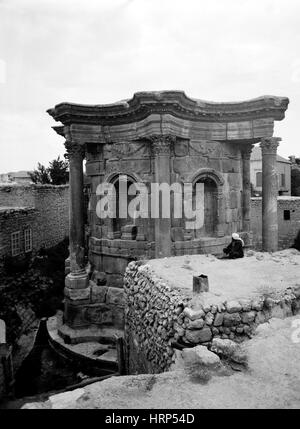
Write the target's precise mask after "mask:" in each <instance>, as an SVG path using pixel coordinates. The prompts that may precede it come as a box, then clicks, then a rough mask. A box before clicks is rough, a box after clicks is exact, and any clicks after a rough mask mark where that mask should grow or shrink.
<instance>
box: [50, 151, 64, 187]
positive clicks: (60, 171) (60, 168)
mask: <svg viewBox="0 0 300 429" xmlns="http://www.w3.org/2000/svg"><path fill="white" fill-rule="evenodd" d="M68 169H69V164H68V162H67V161H64V160H62V159H60V157H58V158H57V159H54V160H53V161H52V162H50V163H49V168H48V171H49V176H50V179H51V183H52V185H64V184H65V183H68V181H69V171H68Z"/></svg>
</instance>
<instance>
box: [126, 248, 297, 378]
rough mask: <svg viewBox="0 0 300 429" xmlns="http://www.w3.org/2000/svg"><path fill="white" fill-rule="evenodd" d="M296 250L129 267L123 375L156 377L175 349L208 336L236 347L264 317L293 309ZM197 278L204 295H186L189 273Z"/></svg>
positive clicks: (281, 315) (204, 342)
mask: <svg viewBox="0 0 300 429" xmlns="http://www.w3.org/2000/svg"><path fill="white" fill-rule="evenodd" d="M299 265H300V253H299V252H298V251H297V250H295V249H288V250H284V251H280V252H275V253H260V252H254V251H250V250H249V251H247V252H246V256H245V258H243V259H238V260H225V259H223V260H218V259H217V258H216V257H214V256H212V255H207V256H204V255H188V256H180V257H173V258H164V259H155V260H150V261H148V262H147V263H146V264H140V263H134V262H131V263H130V264H129V265H128V268H127V270H126V273H125V282H124V283H125V300H126V304H127V309H126V316H125V322H126V325H125V332H126V338H125V341H126V342H127V345H129V350H130V356H129V371H130V373H132V372H135V371H138V372H161V371H165V370H168V369H169V368H170V366H171V365H172V363H173V362H174V360H175V356H174V355H175V349H176V348H178V347H181V348H184V347H193V346H195V345H198V344H202V345H206V346H210V344H211V341H212V339H213V338H222V339H227V338H228V339H231V340H235V341H237V342H241V341H243V340H245V339H247V338H251V336H252V334H253V333H254V331H255V329H256V327H257V326H258V325H259V324H261V323H265V322H266V321H268V320H270V319H271V318H272V317H277V318H285V317H289V316H292V315H294V314H298V313H299V311H300V279H299V268H300V267H299ZM200 274H205V275H207V276H208V279H209V292H203V293H200V294H195V293H193V290H192V285H193V276H198V275H200Z"/></svg>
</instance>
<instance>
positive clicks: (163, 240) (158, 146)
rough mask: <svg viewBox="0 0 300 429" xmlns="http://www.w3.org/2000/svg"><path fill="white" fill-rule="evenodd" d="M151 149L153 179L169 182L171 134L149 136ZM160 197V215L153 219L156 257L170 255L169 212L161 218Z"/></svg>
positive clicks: (172, 139)
mask: <svg viewBox="0 0 300 429" xmlns="http://www.w3.org/2000/svg"><path fill="white" fill-rule="evenodd" d="M150 140H151V142H152V151H153V154H154V179H155V183H157V184H159V185H161V184H162V183H168V184H170V147H171V144H172V143H173V142H174V140H175V138H174V137H172V136H163V135H156V136H151V137H150ZM161 203H162V198H160V204H159V205H160V216H159V218H158V219H154V220H153V221H154V222H155V243H156V247H155V248H156V251H155V256H156V258H163V257H165V256H170V255H171V213H170V216H169V218H165V219H164V218H162V216H161V205H162V204H161Z"/></svg>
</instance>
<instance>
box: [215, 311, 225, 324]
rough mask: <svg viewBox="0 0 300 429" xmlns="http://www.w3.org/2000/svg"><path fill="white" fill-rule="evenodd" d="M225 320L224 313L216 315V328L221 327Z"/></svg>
mask: <svg viewBox="0 0 300 429" xmlns="http://www.w3.org/2000/svg"><path fill="white" fill-rule="evenodd" d="M223 319H224V313H216V315H215V320H214V326H221V325H222V323H223Z"/></svg>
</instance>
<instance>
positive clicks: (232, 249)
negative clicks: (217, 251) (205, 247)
mask: <svg viewBox="0 0 300 429" xmlns="http://www.w3.org/2000/svg"><path fill="white" fill-rule="evenodd" d="M231 237H232V240H231V243H230V244H229V246H227V247H225V249H223V252H224V253H225V254H226V255H227V257H228V258H229V259H236V258H243V257H244V251H243V247H244V245H245V244H244V242H243V240H242V239H241V238H240V236H239V234H237V233H236V232H234V233H233V234H232V236H231Z"/></svg>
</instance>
